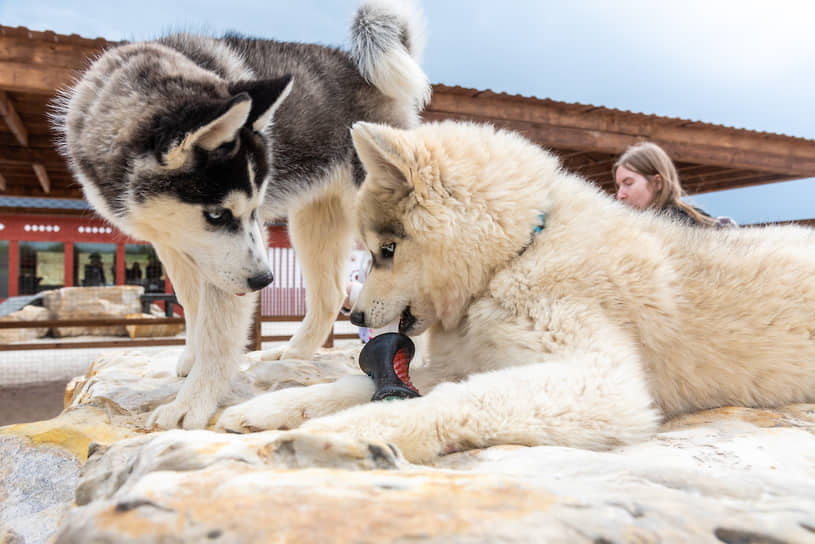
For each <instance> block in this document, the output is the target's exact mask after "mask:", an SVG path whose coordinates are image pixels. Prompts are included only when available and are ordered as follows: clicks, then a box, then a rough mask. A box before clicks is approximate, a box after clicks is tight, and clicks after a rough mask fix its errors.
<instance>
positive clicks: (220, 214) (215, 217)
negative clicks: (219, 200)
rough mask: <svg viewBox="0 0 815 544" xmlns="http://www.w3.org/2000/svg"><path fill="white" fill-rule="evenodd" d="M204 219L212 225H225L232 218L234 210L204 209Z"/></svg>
mask: <svg viewBox="0 0 815 544" xmlns="http://www.w3.org/2000/svg"><path fill="white" fill-rule="evenodd" d="M204 219H206V220H207V222H208V223H210V224H211V225H223V224H224V223H228V222H229V221H231V220H232V212H230V211H229V210H227V209H226V208H218V209H217V210H206V211H204Z"/></svg>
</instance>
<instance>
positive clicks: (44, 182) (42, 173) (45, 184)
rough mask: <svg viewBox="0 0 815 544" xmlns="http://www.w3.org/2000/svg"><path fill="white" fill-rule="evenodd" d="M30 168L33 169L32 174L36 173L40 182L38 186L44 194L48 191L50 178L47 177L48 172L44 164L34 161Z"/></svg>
mask: <svg viewBox="0 0 815 544" xmlns="http://www.w3.org/2000/svg"><path fill="white" fill-rule="evenodd" d="M31 168H33V169H34V174H36V176H37V180H38V181H39V182H40V186H41V187H42V190H43V191H44V192H45V194H48V193H50V192H51V180H50V179H49V178H48V172H47V171H46V170H45V166H43V165H41V164H40V163H34V164H32V165H31Z"/></svg>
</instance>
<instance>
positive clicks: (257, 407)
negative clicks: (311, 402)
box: [215, 388, 308, 433]
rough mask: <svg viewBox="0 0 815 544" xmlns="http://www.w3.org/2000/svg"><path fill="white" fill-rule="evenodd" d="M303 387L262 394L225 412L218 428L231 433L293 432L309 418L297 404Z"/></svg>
mask: <svg viewBox="0 0 815 544" xmlns="http://www.w3.org/2000/svg"><path fill="white" fill-rule="evenodd" d="M302 391H303V389H302V388H292V389H284V390H282V391H276V392H274V393H267V394H265V395H260V396H258V397H255V398H253V399H251V400H248V401H246V402H242V403H241V404H237V405H235V406H231V407H229V408H227V409H226V410H224V411H223V413H222V414H221V417H220V418H218V422H217V423H216V424H215V429H216V430H219V431H226V432H232V433H251V432H256V431H266V430H274V429H282V430H286V429H294V428H295V427H299V426H300V425H301V424H302V423H303V422H304V421H306V420H307V419H308V413H307V410H306V408H305V407H303V406H301V403H299V402H298V399H297V396H298V395H302Z"/></svg>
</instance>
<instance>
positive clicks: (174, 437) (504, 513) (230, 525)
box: [0, 348, 815, 544]
mask: <svg viewBox="0 0 815 544" xmlns="http://www.w3.org/2000/svg"><path fill="white" fill-rule="evenodd" d="M357 352H358V348H335V349H332V350H324V351H323V352H321V353H320V354H319V355H318V356H317V357H316V358H315V359H314V360H313V361H312V362H310V363H305V364H302V363H301V364H297V363H295V362H289V361H281V362H279V363H260V362H255V361H254V360H253V359H251V358H247V360H246V362H245V365H244V367H243V369H242V372H241V375H240V377H239V378H238V379H237V380H236V381H235V383H234V388H233V389H234V391H233V395H232V397H231V398H230V399H228V400H227V402H226V403H225V404H232V403H235V402H238V401H240V400H241V399H245V398H248V397H250V396H252V395H255V394H257V393H258V392H260V391H264V390H268V389H276V388H281V387H290V386H299V385H307V384H313V383H320V382H322V381H328V380H334V379H336V378H337V377H340V376H343V375H346V374H349V373H353V372H358V370H357V369H356V368H355V367H356V362H355V357H356V354H357ZM174 367H175V356H169V355H167V356H165V355H154V356H152V357H147V356H144V355H142V354H139V353H138V352H130V353H118V354H115V355H108V356H105V357H103V358H100V359H99V360H97V361H96V362H95V363H94V364H93V365H92V367H91V368H90V370H89V371H88V373H87V374H86V375H85V376H82V377H79V378H77V379H76V380H74V381H73V382H72V383H71V384H70V385H69V388H68V390H67V391H66V410H65V411H64V412H63V413H62V415H60V416H59V417H57V418H56V419H53V420H49V421H44V422H38V423H31V424H24V425H13V426H8V427H4V428H2V429H0V455H2V458H3V459H4V461H3V463H2V464H0V467H2V468H0V497H2V499H3V500H2V504H3V505H2V510H1V511H0V542H2V543H4V544H10V543H12V542H25V543H26V544H33V543H39V542H49V541H54V542H57V543H59V544H62V543H74V542H76V543H84V542H97V543H104V542H110V543H114V542H115V543H137V542H139V543H141V542H190V543H192V542H195V543H199V542H230V543H232V542H236V543H237V542H240V543H245V542H250V543H251V542H258V543H265V542H292V543H304V542H320V543H324V542H332V543H333V542H412V541H422V542H439V543H442V542H443V543H448V542H587V543H588V542H594V543H599V542H638V543H647V542H726V543H730V544H735V543H765V544H774V543H781V542H789V543H795V542H815V457H814V456H813V455H815V453H813V452H815V405H792V406H786V407H783V408H780V409H776V410H757V409H746V408H733V407H726V408H720V409H718V410H711V411H707V412H701V413H698V414H693V415H690V416H687V417H684V418H681V419H678V420H675V421H672V422H669V423H668V424H666V425H664V426H663V428H662V429H661V431H660V432H659V433H658V434H657V435H656V436H654V437H653V438H652V439H651V440H649V441H647V442H645V443H642V444H637V445H633V446H628V447H624V448H619V449H616V450H613V451H609V452H591V451H583V450H576V449H570V448H561V447H535V448H527V447H520V446H498V447H493V448H489V449H484V450H473V451H466V452H460V453H456V454H452V455H447V456H444V457H441V458H439V459H438V460H437V461H436V462H435V463H433V464H432V465H431V466H419V465H413V464H410V463H407V462H406V461H405V460H404V459H403V458H402V457H401V455H400V454H399V452H398V451H395V450H394V449H393V448H391V447H390V446H389V445H388V444H385V443H380V442H363V441H358V440H354V439H349V438H346V437H343V436H337V435H332V434H318V433H310V432H305V431H299V430H296V429H295V430H292V431H267V432H261V433H254V434H248V435H233V434H223V433H216V432H213V431H212V430H202V431H181V430H174V431H165V432H149V431H147V430H145V429H144V422H145V419H146V416H147V414H148V413H149V412H150V410H152V409H153V408H154V407H155V406H157V405H158V404H160V403H163V402H166V401H167V400H169V399H171V398H172V397H173V395H174V394H175V392H176V391H177V390H178V388H179V386H180V383H181V380H180V379H179V378H176V377H175V376H174V370H173V369H174ZM395 402H399V401H395ZM213 421H214V419H213ZM4 539H5V540H4Z"/></svg>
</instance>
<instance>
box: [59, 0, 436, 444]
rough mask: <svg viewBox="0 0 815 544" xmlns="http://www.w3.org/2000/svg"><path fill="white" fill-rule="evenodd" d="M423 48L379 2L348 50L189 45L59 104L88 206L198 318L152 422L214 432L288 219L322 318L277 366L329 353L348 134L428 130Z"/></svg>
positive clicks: (102, 75) (106, 68)
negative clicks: (173, 385)
mask: <svg viewBox="0 0 815 544" xmlns="http://www.w3.org/2000/svg"><path fill="white" fill-rule="evenodd" d="M423 38H424V37H423V26H422V18H421V14H420V13H419V12H418V9H417V8H416V7H415V6H413V5H412V4H410V3H396V2H393V1H382V0H380V1H372V0H368V1H365V2H363V3H362V5H361V6H360V7H359V9H358V11H357V13H356V15H355V17H354V20H353V23H352V29H351V44H352V45H351V51H350V53H347V52H344V51H341V50H338V49H333V48H329V47H324V46H320V45H313V44H302V43H281V42H276V41H272V40H259V39H248V38H243V37H238V36H226V37H224V38H221V39H214V38H210V37H202V36H193V35H189V34H178V35H172V36H168V37H165V38H161V39H159V40H156V41H152V42H146V43H132V44H126V45H121V46H116V47H114V48H111V49H109V50H107V51H106V52H105V53H103V54H102V55H101V56H100V57H99V58H98V59H96V60H95V61H94V62H93V63H92V64H91V66H90V67H89V68H88V70H87V71H86V72H85V73H84V74H83V75H82V76H81V78H80V79H79V80H78V81H77V82H76V84H75V85H73V87H72V88H70V89H68V90H67V91H65V92H64V93H63V94H62V96H61V97H60V98H59V99H58V103H57V105H56V108H55V109H56V114H55V116H54V119H55V126H56V127H57V130H58V131H59V132H60V134H61V138H62V140H61V144H62V151H63V153H64V155H65V156H66V157H67V159H68V163H69V165H70V167H71V169H72V171H73V173H74V175H75V176H76V178H77V179H78V180H79V181H80V182H81V184H82V187H83V190H84V193H85V196H86V198H87V199H88V201H89V202H90V203H91V204H92V205H93V207H94V208H95V209H96V210H97V211H98V212H99V213H100V214H101V215H102V216H104V217H105V218H106V219H107V220H108V221H110V222H111V223H113V224H114V225H116V227H118V228H119V229H120V230H122V231H123V232H125V233H127V234H129V235H131V236H134V237H136V238H140V239H143V240H147V241H149V242H151V243H152V244H153V245H154V247H155V248H156V251H157V253H158V255H159V257H160V259H161V261H162V262H163V263H164V265H165V267H166V269H167V271H168V273H169V275H170V278H171V279H172V280H173V285H174V286H175V289H176V293H177V295H178V297H179V300H180V301H181V303H182V305H183V306H184V311H185V315H186V320H187V342H186V347H185V349H184V353H183V355H182V356H181V359H180V360H179V363H178V367H177V372H178V374H179V375H181V376H187V379H186V381H185V383H184V385H183V386H182V388H181V390H180V391H179V393H178V395H177V397H176V399H175V400H174V401H173V402H171V403H169V404H165V405H163V406H159V407H158V408H157V409H156V411H155V412H153V414H152V415H151V417H150V419H149V420H148V425H150V426H152V425H158V426H160V427H175V426H178V425H183V427H185V428H200V427H204V426H205V425H206V424H207V422H208V420H209V418H210V416H212V414H213V413H214V412H215V410H216V408H217V405H218V402H219V400H220V399H221V398H222V397H223V396H224V394H225V393H226V392H228V390H229V382H230V378H231V376H232V375H233V372H234V371H235V369H236V368H237V365H238V362H239V361H240V359H241V354H242V351H243V349H244V346H245V345H246V339H247V333H248V328H249V324H250V322H251V316H252V313H253V308H254V306H255V304H256V298H257V293H256V291H257V290H259V289H261V288H263V287H264V286H266V285H268V284H269V283H270V282H271V281H272V280H273V278H272V274H271V271H270V269H269V265H268V263H267V258H266V233H265V229H264V222H267V221H271V220H274V219H277V218H287V219H288V225H289V235H290V237H291V240H292V243H293V245H294V248H295V250H296V252H297V255H298V258H299V260H300V262H301V265H302V268H303V273H304V276H305V282H306V288H307V296H306V301H307V308H308V311H307V315H306V317H305V320H304V321H303V323H302V325H301V326H300V328H299V329H298V331H297V333H296V334H295V336H294V337H293V338H292V340H291V342H290V343H289V344H288V345H287V346H286V347H285V348H284V349H281V350H278V351H277V352H275V353H268V354H265V356H264V358H266V359H275V358H294V359H298V358H299V359H302V358H309V357H310V356H311V355H312V353H313V352H314V350H315V349H316V348H317V347H319V346H320V344H321V343H322V342H323V341H324V340H325V338H326V337H327V335H328V332H329V330H330V328H331V326H332V323H333V321H334V319H335V317H336V315H337V311H338V310H339V308H340V304H341V303H342V300H343V298H344V289H343V287H344V282H343V278H342V274H343V269H344V266H345V263H346V262H347V257H348V255H349V253H350V248H351V243H350V242H351V240H350V239H351V234H352V227H353V224H352V219H351V215H352V212H353V207H354V198H355V193H356V190H357V187H358V186H359V184H360V183H361V182H362V179H363V177H364V173H363V170H362V167H361V165H360V163H359V160H358V159H357V157H356V155H355V152H354V148H353V145H352V143H351V136H350V132H349V128H350V127H351V125H352V124H353V123H354V122H356V121H359V120H369V121H376V122H381V123H387V124H390V125H394V126H399V127H410V126H413V125H415V124H417V123H418V113H419V111H420V110H421V109H422V107H423V106H424V104H425V103H426V102H427V101H428V100H429V97H430V85H429V82H428V80H427V77H426V75H425V74H424V72H423V71H422V69H421V68H420V66H419V64H418V60H417V59H418V56H419V55H420V52H421V49H422V47H423ZM243 295H245V296H243Z"/></svg>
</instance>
